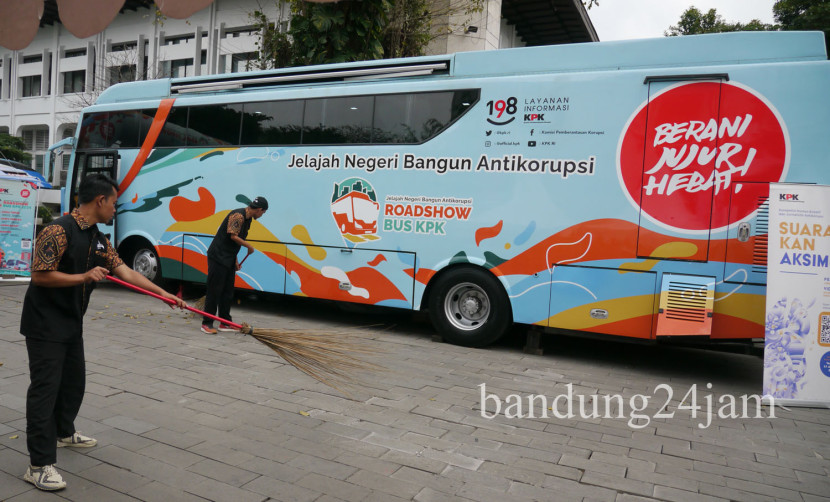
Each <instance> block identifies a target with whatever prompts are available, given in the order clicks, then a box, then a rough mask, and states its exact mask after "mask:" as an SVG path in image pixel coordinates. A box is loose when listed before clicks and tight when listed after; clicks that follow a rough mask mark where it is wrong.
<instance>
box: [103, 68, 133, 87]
mask: <svg viewBox="0 0 830 502" xmlns="http://www.w3.org/2000/svg"><path fill="white" fill-rule="evenodd" d="M108 70H109V82H110V85H113V84H117V83H119V82H132V81H134V80H135V79H136V78H135V77H136V70H135V65H134V64H125V65H121V66H111V67H110V68H109V69H108Z"/></svg>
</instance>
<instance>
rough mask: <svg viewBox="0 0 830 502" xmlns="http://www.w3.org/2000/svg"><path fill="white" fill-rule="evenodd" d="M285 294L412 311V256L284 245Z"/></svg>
mask: <svg viewBox="0 0 830 502" xmlns="http://www.w3.org/2000/svg"><path fill="white" fill-rule="evenodd" d="M287 248H288V257H287V261H286V267H287V273H288V276H287V277H286V286H285V293H286V294H298V295H304V296H310V297H312V298H323V299H328V300H339V301H345V302H352V303H364V304H368V305H379V306H386V307H398V308H407V309H411V308H412V305H413V303H412V299H413V296H414V294H413V290H414V287H415V279H414V275H415V273H414V269H415V253H408V252H400V251H383V250H372V249H355V248H338V247H326V246H314V245H302V244H288V245H287Z"/></svg>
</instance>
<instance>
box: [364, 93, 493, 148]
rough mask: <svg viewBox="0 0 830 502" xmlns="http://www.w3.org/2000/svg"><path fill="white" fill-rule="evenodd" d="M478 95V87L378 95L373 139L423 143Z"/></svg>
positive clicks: (462, 111)
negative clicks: (476, 89) (471, 89)
mask: <svg viewBox="0 0 830 502" xmlns="http://www.w3.org/2000/svg"><path fill="white" fill-rule="evenodd" d="M477 99H478V92H477V91H470V90H465V91H454V92H453V91H450V92H425V93H418V94H389V95H384V96H377V97H376V98H375V100H376V101H375V120H374V128H373V129H372V143H387V144H388V143H420V142H423V141H427V140H428V139H431V138H433V137H435V136H436V135H438V133H440V132H441V131H443V130H444V129H445V128H446V127H447V126H449V125H450V124H451V123H452V122H453V121H454V120H455V119H456V118H458V117H460V116H461V115H462V114H463V113H464V112H466V111H467V110H468V109H469V108H470V107H471V106H472V104H473V103H475V101H476V100H477Z"/></svg>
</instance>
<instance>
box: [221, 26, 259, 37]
mask: <svg viewBox="0 0 830 502" xmlns="http://www.w3.org/2000/svg"><path fill="white" fill-rule="evenodd" d="M257 32H258V30H257V29H256V28H254V27H253V26H242V27H240V28H230V29H227V30H225V38H239V37H243V36H251V35H256V34H257Z"/></svg>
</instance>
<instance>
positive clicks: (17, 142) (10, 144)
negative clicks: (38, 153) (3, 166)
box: [0, 133, 32, 163]
mask: <svg viewBox="0 0 830 502" xmlns="http://www.w3.org/2000/svg"><path fill="white" fill-rule="evenodd" d="M0 153H2V155H3V156H4V157H5V158H7V159H9V160H16V161H18V162H24V163H29V162H31V161H32V155H31V154H30V153H28V152H26V143H24V142H23V139H22V138H18V137H17V136H11V135H8V134H6V133H0Z"/></svg>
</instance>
